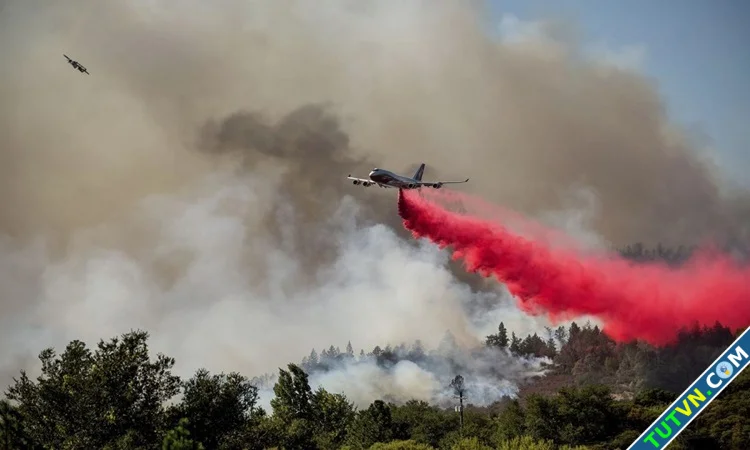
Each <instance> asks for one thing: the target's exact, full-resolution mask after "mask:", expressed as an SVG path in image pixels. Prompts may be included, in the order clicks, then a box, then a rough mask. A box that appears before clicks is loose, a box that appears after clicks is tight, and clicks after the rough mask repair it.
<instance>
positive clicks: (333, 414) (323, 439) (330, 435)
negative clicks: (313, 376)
mask: <svg viewBox="0 0 750 450" xmlns="http://www.w3.org/2000/svg"><path fill="white" fill-rule="evenodd" d="M312 407H313V412H314V424H315V429H314V434H315V442H316V443H317V445H318V447H319V448H323V449H337V448H339V447H341V445H342V444H343V443H344V440H345V439H346V431H347V429H348V428H349V426H350V425H351V423H352V422H353V421H354V414H355V411H354V405H352V404H351V403H349V401H348V400H347V398H346V396H344V395H343V394H331V393H330V392H328V391H326V390H325V389H323V388H319V389H318V390H317V391H315V393H314V394H313V396H312Z"/></svg>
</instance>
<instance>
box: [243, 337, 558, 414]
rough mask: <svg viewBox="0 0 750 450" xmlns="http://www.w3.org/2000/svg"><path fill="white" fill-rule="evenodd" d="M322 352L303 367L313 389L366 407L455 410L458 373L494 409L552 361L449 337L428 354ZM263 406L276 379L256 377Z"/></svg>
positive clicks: (407, 350) (416, 348)
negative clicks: (411, 403)
mask: <svg viewBox="0 0 750 450" xmlns="http://www.w3.org/2000/svg"><path fill="white" fill-rule="evenodd" d="M331 350H332V351H333V354H325V353H323V352H321V355H320V356H317V354H316V356H315V358H316V363H312V362H310V361H309V360H308V359H307V358H305V361H303V363H302V364H303V367H305V368H306V370H307V371H308V373H309V375H310V378H309V380H310V384H311V386H312V387H313V389H315V388H317V387H324V388H325V389H327V390H328V391H330V392H342V393H345V394H346V395H347V398H348V399H349V400H350V401H352V402H353V403H354V404H355V405H356V406H358V407H360V408H366V407H367V406H368V405H369V404H370V403H371V402H372V401H373V400H375V399H382V400H384V401H388V402H393V403H396V404H399V403H403V402H404V401H405V400H406V399H415V400H421V401H425V402H428V403H431V404H433V405H438V406H441V407H446V408H449V407H451V406H453V405H455V404H456V391H455V390H454V389H453V387H451V386H450V384H451V381H452V379H453V378H455V376H456V374H461V375H462V377H463V378H464V380H465V381H464V385H463V387H464V393H463V395H464V399H465V401H467V402H468V404H472V405H475V406H489V405H491V404H493V403H495V402H497V401H500V400H501V399H502V398H503V397H515V396H516V395H517V394H518V387H519V386H518V383H519V382H522V381H525V380H528V379H530V378H532V377H536V376H541V375H544V374H545V373H546V369H545V368H544V364H545V363H549V361H548V360H547V359H546V358H535V357H532V358H519V357H515V356H511V355H510V354H509V353H508V350H506V349H498V348H493V347H479V348H475V349H473V350H471V351H467V349H466V348H464V347H462V346H460V345H458V344H457V343H456V341H455V340H454V339H453V336H452V335H451V334H447V335H446V336H445V337H444V338H443V340H442V341H441V342H440V345H439V346H438V347H437V348H435V349H433V350H431V351H429V352H427V351H425V349H424V348H423V346H422V344H421V342H419V341H417V342H415V343H414V344H413V345H411V346H410V347H407V346H406V345H404V344H401V345H399V346H397V347H391V346H387V347H386V348H380V349H379V350H378V349H375V350H374V352H373V353H368V354H364V353H363V354H360V356H359V357H357V356H355V354H354V352H352V353H346V352H340V350H338V348H336V349H334V348H333V347H331ZM253 381H254V382H255V383H256V385H257V386H259V387H260V398H261V404H262V405H264V407H268V405H269V404H270V400H271V398H273V384H274V383H275V382H276V375H275V374H268V375H265V376H262V377H256V378H255V379H254V380H253Z"/></svg>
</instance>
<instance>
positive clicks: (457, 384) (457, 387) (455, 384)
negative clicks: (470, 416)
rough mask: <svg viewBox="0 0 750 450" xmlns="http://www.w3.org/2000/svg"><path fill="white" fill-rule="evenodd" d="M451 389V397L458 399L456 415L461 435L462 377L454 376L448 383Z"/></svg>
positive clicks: (463, 388)
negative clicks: (457, 415) (458, 419)
mask: <svg viewBox="0 0 750 450" xmlns="http://www.w3.org/2000/svg"><path fill="white" fill-rule="evenodd" d="M450 386H451V388H453V395H454V396H455V397H458V414H459V418H460V421H459V431H461V433H463V429H464V392H465V390H466V388H465V387H464V377H462V376H461V375H456V377H455V378H453V380H451V383H450Z"/></svg>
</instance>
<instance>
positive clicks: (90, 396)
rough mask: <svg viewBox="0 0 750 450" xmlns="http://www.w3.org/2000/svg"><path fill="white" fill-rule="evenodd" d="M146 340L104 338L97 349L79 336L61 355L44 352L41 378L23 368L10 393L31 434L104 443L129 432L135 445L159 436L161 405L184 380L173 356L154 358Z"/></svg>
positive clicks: (70, 443)
mask: <svg viewBox="0 0 750 450" xmlns="http://www.w3.org/2000/svg"><path fill="white" fill-rule="evenodd" d="M147 339H148V334H147V333H145V332H141V331H137V332H132V333H129V334H125V335H123V336H122V337H121V338H114V339H112V340H110V341H109V342H104V341H101V342H100V343H99V345H98V348H97V350H96V351H94V352H92V351H91V350H89V349H88V348H86V345H85V344H84V343H83V342H80V341H73V342H71V343H70V344H69V345H68V347H67V348H66V349H65V352H64V353H63V354H62V355H60V357H59V358H56V355H55V352H54V351H53V350H52V349H47V350H44V351H43V352H41V354H40V355H39V359H40V360H41V362H42V373H41V375H40V376H39V377H38V378H37V380H36V382H34V381H32V380H31V379H29V378H28V376H27V375H26V373H25V372H21V377H20V379H14V384H13V385H12V386H10V387H9V388H8V391H7V397H8V399H10V400H12V401H15V402H17V403H18V407H17V411H18V413H19V414H20V417H21V420H22V421H23V424H24V429H25V432H26V433H27V434H28V437H29V438H30V439H31V440H33V442H35V443H38V444H39V445H42V446H48V447H53V448H104V447H106V446H108V445H114V444H115V443H116V442H117V441H118V440H120V439H122V438H123V437H124V436H126V435H130V437H129V439H131V440H132V445H133V446H135V447H138V446H147V445H149V444H150V443H153V442H155V441H157V440H160V435H161V434H162V432H163V428H164V425H165V420H164V419H165V415H164V408H163V406H162V405H163V403H164V402H165V401H166V400H168V399H170V398H171V397H173V396H174V395H175V394H177V393H178V392H179V379H178V378H177V377H175V376H173V375H172V374H171V372H170V371H171V369H172V366H173V365H174V360H173V359H171V358H168V357H166V356H163V355H158V357H157V359H156V361H150V359H149V355H148V347H147V345H146V340H147Z"/></svg>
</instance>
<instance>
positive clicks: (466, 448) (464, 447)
mask: <svg viewBox="0 0 750 450" xmlns="http://www.w3.org/2000/svg"><path fill="white" fill-rule="evenodd" d="M451 450H493V448H492V447H490V446H489V445H485V444H483V443H482V442H481V441H480V440H479V439H477V438H475V437H471V438H464V439H461V440H460V441H458V442H457V443H456V444H455V445H454V446H452V447H451Z"/></svg>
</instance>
